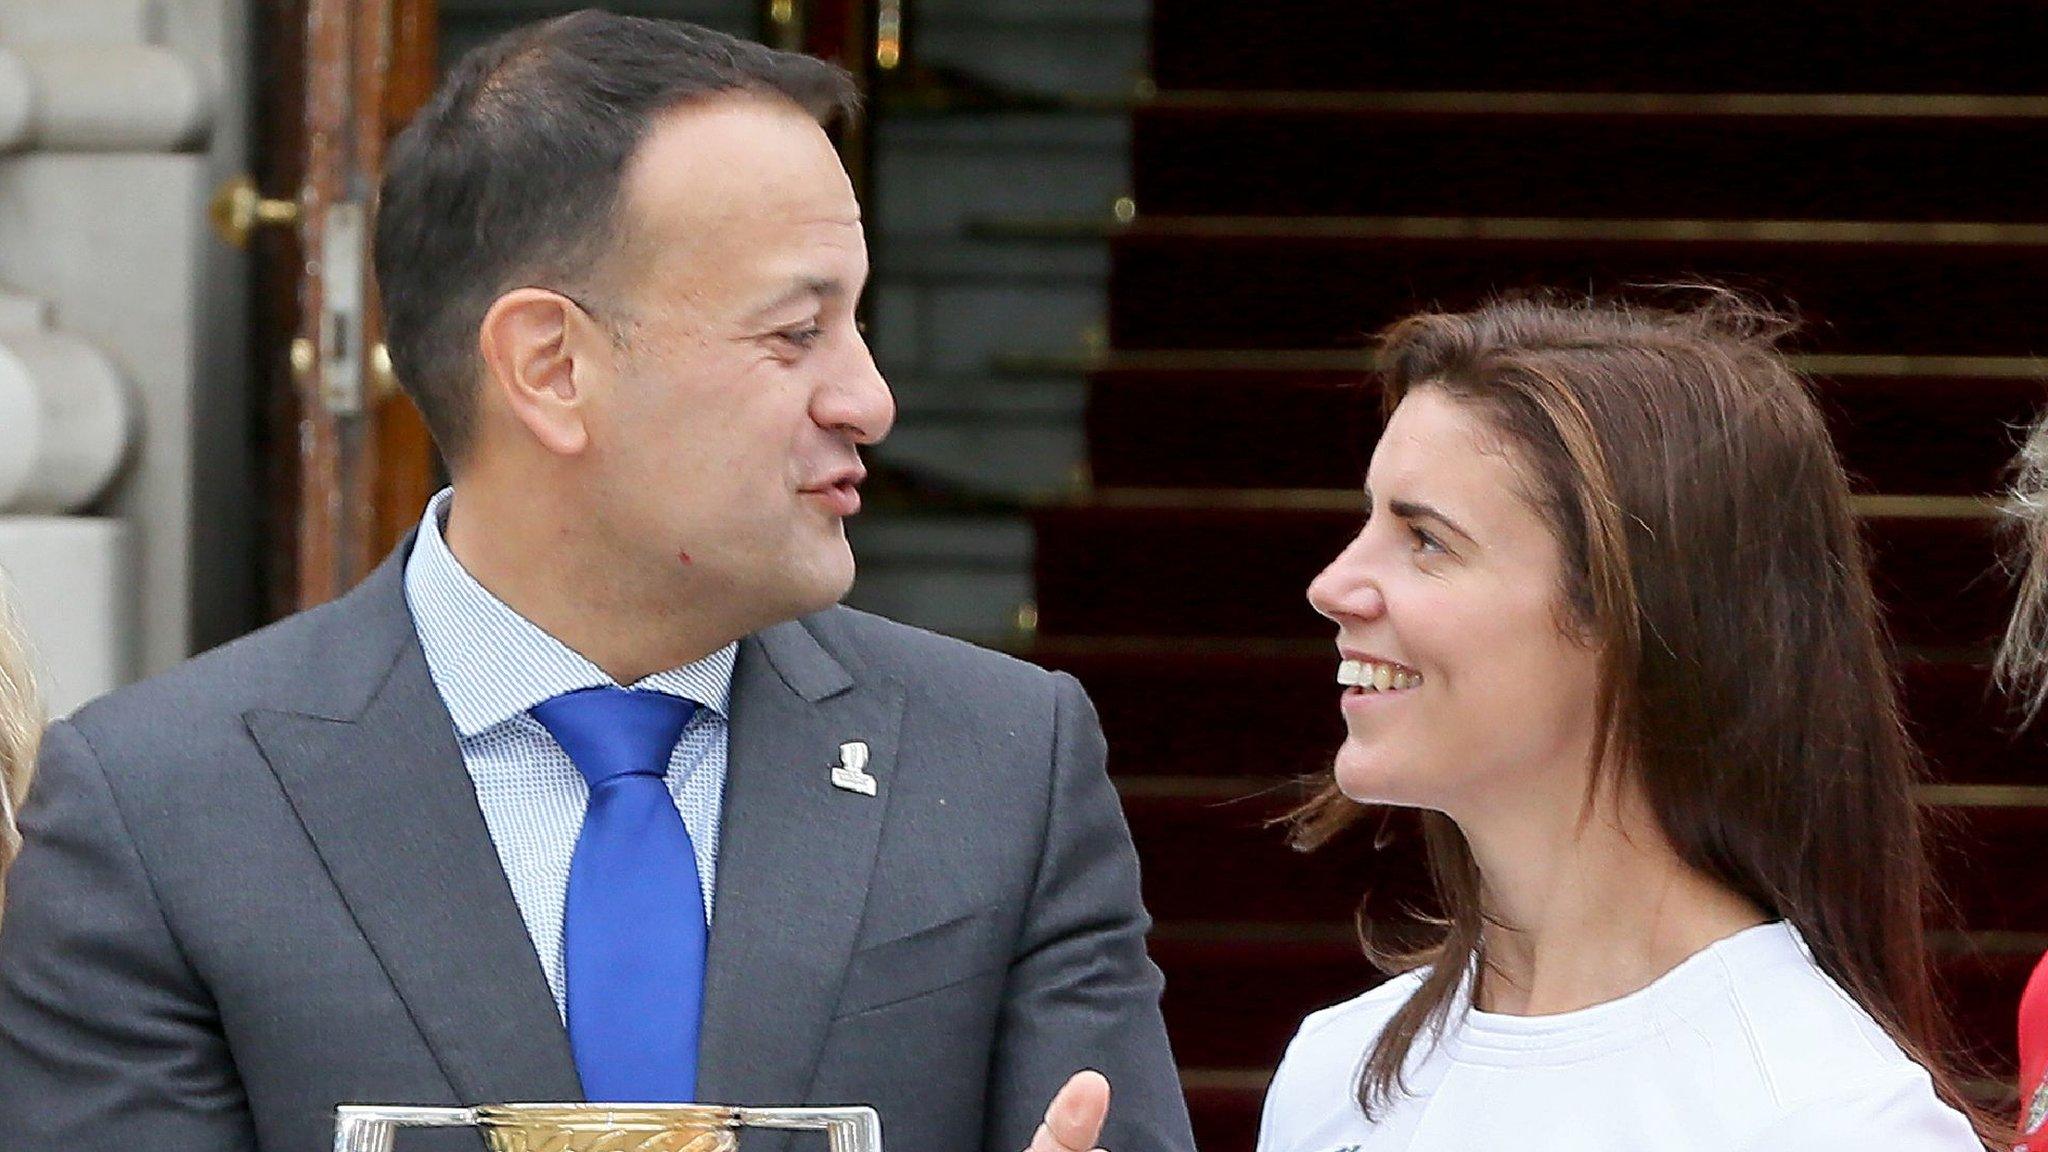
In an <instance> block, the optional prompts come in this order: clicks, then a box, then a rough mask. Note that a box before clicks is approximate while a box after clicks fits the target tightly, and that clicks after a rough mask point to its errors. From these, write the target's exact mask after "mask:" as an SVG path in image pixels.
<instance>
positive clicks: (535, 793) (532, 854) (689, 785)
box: [393, 488, 739, 1011]
mask: <svg viewBox="0 0 2048 1152" xmlns="http://www.w3.org/2000/svg"><path fill="white" fill-rule="evenodd" d="M451 497H452V493H451V492H450V490H448V489H445V488H444V489H442V490H441V491H440V492H439V493H438V494H436V495H435V496H434V498H433V500H431V501H429V502H428V504H427V513H426V515H425V516H424V517H423V518H421V520H420V531H419V536H418V537H417V538H416V539H415V540H414V541H413V546H412V554H411V556H410V557H408V559H407V563H406V568H405V599H406V604H407V605H408V606H409V607H410V608H411V609H412V620H413V627H414V629H415V630H416V631H418V632H419V637H420V647H421V648H423V649H425V650H426V654H427V671H428V672H429V673H430V674H431V675H432V677H433V680H434V687H435V688H436V689H438V690H439V691H440V693H441V699H442V700H443V701H445V702H446V703H447V705H448V714H449V716H451V717H453V718H454V720H455V737H456V742H457V744H458V746H459V747H460V748H461V749H462V764H463V767H464V768H467V769H468V770H469V778H470V781H471V782H472V783H473V784H474V785H475V786H476V798H477V802H478V804H480V805H481V806H482V808H483V813H484V824H485V826H487V827H488V828H489V829H490V833H491V842H492V843H493V844H494V845H496V847H497V849H498V860H499V861H500V862H501V863H502V864H503V865H504V867H505V878H506V879H508V880H510V881H511V882H512V896H513V898H514V899H515V900H516V901H517V902H518V904H519V915H520V916H521V918H523V919H524V920H525V921H526V932H527V935H528V936H530V937H532V939H533V949H534V951H535V952H536V953H538V954H539V956H540V963H541V968H542V969H543V970H544V971H545V972H546V973H547V978H548V987H549V988H550V989H551V990H552V991H553V992H554V994H555V1008H556V1010H557V1011H561V1010H562V1006H563V982H562V907H563V904H564V902H565V900H566V898H567V895H568V890H569V858H570V856H571V855H572V854H573V853H574V852H575V848H576V836H577V834H578V833H579V832H581V831H582V828H583V811H584V809H585V808H586V807H587V806H588V805H589V803H590V786H589V785H588V784H587V783H585V782H584V779H583V774H582V773H580V772H578V771H577V770H576V765H575V764H573V763H571V762H570V760H569V756H568V753H566V752H563V751H562V747H561V745H559V744H557V743H555V739H554V737H552V736H550V735H548V732H547V729H545V728H543V727H541V725H540V722H539V721H538V720H535V719H534V718H533V717H532V715H530V714H529V713H528V711H527V710H528V709H530V708H532V707H533V706H534V705H536V704H539V703H541V702H542V701H544V700H548V699H551V698H553V697H555V696H559V695H561V694H562V693H564V692H574V691H576V690H577V689H579V688H595V687H600V686H604V685H610V684H613V683H614V682H613V680H612V678H611V677H609V676H607V675H605V673H604V671H603V670H602V669H600V668H599V667H598V666H597V665H595V664H592V663H591V662H590V661H588V660H586V659H584V658H583V657H582V656H581V655H578V654H577V653H576V652H574V651H572V650H571V649H570V648H569V647H568V646H567V645H565V644H563V643H562V642H561V641H559V640H557V639H555V638H554V637H553V636H550V635H548V634H547V633H546V632H544V631H542V630H541V629H540V627H539V626H538V625H536V624H534V623H533V622H532V621H530V620H528V619H526V618H525V617H523V616H521V615H519V613H517V612H514V611H513V610H512V609H511V608H510V607H508V606H507V605H506V604H505V602H504V601H502V600H500V599H498V598H497V597H496V596H493V595H491V593H490V592H489V591H488V590H486V589H485V588H484V586H483V585H481V584H479V583H477V582H476V579H475V578H474V577H472V576H471V575H470V574H469V573H468V572H467V571H466V570H464V568H463V567H462V564H461V562H459V561H457V560H456V559H455V555H454V553H452V552H450V551H449V550H448V545H447V543H446V541H444V540H443V539H442V537H441V526H442V525H443V524H445V523H447V519H448V503H449V500H450V499H451ZM738 654H739V645H738V644H736V643H735V644H728V645H726V646H725V647H724V648H721V649H719V650H718V651H716V652H714V653H712V654H711V655H709V656H706V657H705V658H704V659H702V660H699V661H696V662H695V663H692V664H685V665H683V666H682V667H680V668H671V669H669V670H668V671H666V672H657V673H655V674H654V675H652V676H649V677H647V678H646V679H644V680H640V681H637V682H635V683H633V684H631V685H628V687H632V688H638V689H644V690H646V691H651V692H665V693H668V694H669V695H671V696H680V697H682V698H683V699H685V700H692V701H695V702H696V703H697V704H698V705H699V708H698V709H697V714H696V715H695V716H694V717H692V718H691V720H690V724H689V726H688V727H687V728H685V729H683V736H682V739H680V740H678V741H676V747H675V751H674V752H672V753H671V754H670V755H669V761H668V790H669V794H670V795H672V796H674V797H675V801H676V810H677V811H678V812H681V813H682V816H683V826H684V827H685V828H688V829H689V831H690V840H691V843H692V844H693V845H694V846H695V848H696V850H697V881H698V883H699V884H701V885H702V886H703V890H704V914H705V916H706V917H707V918H708V917H709V916H710V915H711V900H712V893H713V891H714V888H715V883H714V882H715V879H716V872H717V869H718V814H719V805H720V804H721V802H722V801H723V800H724V796H725V748H726V730H727V719H728V717H729V715H730V713H729V711H728V708H727V705H728V702H729V700H730V698H731V695H732V669H733V661H734V659H735V658H736V657H737V656H738ZM393 800H394V802H395V803H404V798H403V797H394V798H393Z"/></svg>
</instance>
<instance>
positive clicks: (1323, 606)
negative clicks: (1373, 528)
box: [1308, 532, 1386, 620]
mask: <svg viewBox="0 0 2048 1152" xmlns="http://www.w3.org/2000/svg"><path fill="white" fill-rule="evenodd" d="M1308 602H1309V604H1310V606H1312V607H1313V608H1315V610H1316V611H1317V612H1320V613H1322V614H1323V615H1324V616H1327V617H1329V618H1330V619H1332V620H1342V619H1371V618H1372V617H1375V616H1378V615H1379V614H1380V613H1381V612H1383V611H1384V610H1385V608H1386V602H1385V600H1384V599H1383V598H1382V597H1381V595H1380V587H1379V583H1378V581H1377V580H1375V579H1374V576H1373V571H1372V564H1371V557H1370V555H1369V554H1368V552H1367V549H1366V534H1365V533H1364V532H1360V533H1359V534H1358V535H1357V536H1355V537H1353V538H1352V540H1351V543H1350V544H1348V545H1346V546H1345V548H1344V551H1342V552H1339V553H1338V554H1337V558H1336V559H1335V560H1332V561H1330V563H1329V565H1328V566H1327V567H1325V568H1324V569H1323V570H1322V571H1321V572H1320V573H1317V575H1316V578H1315V579H1314V580H1311V581H1309V585H1308Z"/></svg>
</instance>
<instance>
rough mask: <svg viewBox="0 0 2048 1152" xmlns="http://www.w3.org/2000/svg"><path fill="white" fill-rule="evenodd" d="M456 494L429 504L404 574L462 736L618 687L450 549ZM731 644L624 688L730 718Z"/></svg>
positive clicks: (448, 492)
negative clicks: (589, 691)
mask: <svg viewBox="0 0 2048 1152" xmlns="http://www.w3.org/2000/svg"><path fill="white" fill-rule="evenodd" d="M453 496H454V490H453V489H449V488H443V489H442V490H441V491H440V492H438V493H435V495H434V498H433V499H432V500H430V501H428V502H427V511H426V515H425V516H422V517H421V518H420V530H419V535H418V536H417V537H416V538H415V539H414V540H413V545H412V552H411V554H410V555H409V556H408V557H407V560H406V566H405V599H406V604H407V606H408V607H410V608H411V609H412V619H413V628H414V630H415V631H417V632H418V633H419V637H420V647H421V648H422V649H423V650H424V651H425V652H426V656H427V671H428V673H429V674H430V675H432V677H433V679H434V686H435V687H436V688H438V689H439V690H440V692H441V698H442V700H444V701H445V702H446V703H447V705H448V715H449V716H450V717H451V718H453V719H454V721H455V731H456V733H457V734H459V735H461V736H462V737H464V738H468V737H471V736H475V735H478V734H479V733H482V732H485V731H488V730H489V729H491V728H495V727H497V726H498V725H500V724H503V723H504V722H505V721H507V720H510V719H512V718H513V717H515V716H518V715H521V714H522V713H524V712H526V711H527V710H528V709H530V708H532V707H533V706H534V705H536V704H539V703H541V702H542V701H544V700H550V699H553V698H554V697H556V696H559V695H561V694H562V693H564V692H574V691H576V690H577V689H579V688H598V687H604V686H607V685H611V686H614V687H616V686H618V685H617V684H616V683H615V682H614V681H613V680H612V678H611V677H610V676H607V675H606V674H605V672H604V670H603V669H602V668H599V667H598V666H597V665H595V664H593V663H591V662H590V661H589V660H588V659H585V658H584V657H583V655H582V654H581V653H578V652H576V651H575V650H574V649H572V648H570V647H569V646H568V645H566V644H564V643H562V642H561V641H560V640H557V639H555V638H554V637H553V636H550V635H548V634H547V632H545V631H543V630H542V629H541V627H540V626H539V625H537V624H535V623H534V622H533V621H531V620H528V619H527V618H526V617H524V616H521V615H520V614H519V613H517V612H515V611H513V610H512V608H511V607H510V606H509V605H507V604H506V603H505V602H504V601H503V600H500V599H498V598H497V597H496V596H493V595H491V593H490V591H489V590H488V589H486V588H485V587H484V586H483V585H481V584H479V583H477V581H476V578H475V577H473V576H471V575H470V574H469V572H468V570H467V569H465V568H463V566H462V563H461V561H459V560H457V559H456V558H455V554H454V553H453V552H450V551H449V550H448V544H447V541H445V540H444V539H443V538H442V536H441V526H442V524H443V523H445V522H446V521H447V518H448V505H449V501H450V500H451V499H452V498H453ZM738 654H739V644H738V643H737V642H735V643H732V644H728V645H726V646H725V647H723V648H721V649H719V650H718V651H716V652H713V653H712V654H711V655H709V656H706V657H704V658H703V659H702V660H697V661H693V662H691V663H689V664H685V665H683V666H681V667H680V668H670V669H668V670H666V671H662V672H656V673H654V674H653V675H651V676H647V677H644V678H642V679H640V680H637V681H635V682H634V683H632V684H630V685H626V687H630V688H636V689H641V690H644V691H650V692H662V693H666V694H667V695H670V696H677V697H681V698H682V699H685V700H690V701H693V702H695V703H697V704H699V705H701V706H703V707H706V708H709V709H711V710H712V711H714V712H716V713H718V714H719V715H720V716H725V715H727V704H728V702H729V701H730V699H731V696H732V670H733V662H734V660H735V659H736V658H737V656H738Z"/></svg>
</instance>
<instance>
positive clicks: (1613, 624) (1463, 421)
mask: <svg viewBox="0 0 2048 1152" xmlns="http://www.w3.org/2000/svg"><path fill="white" fill-rule="evenodd" d="M1784 330H1785V326H1784V325H1782V324H1781V323H1779V322H1778V321H1777V320H1775V319H1774V318H1771V317H1768V316H1764V315H1760V314H1758V313H1755V312H1752V311H1749V310H1746V309H1745V308H1743V307H1742V306H1740V305H1739V304H1736V303H1734V302H1732V301H1729V300H1717V301H1715V302H1713V303H1712V304H1710V305H1709V306H1708V307H1705V308H1702V309H1699V310H1695V311H1690V312H1681V313H1667V312H1659V311H1648V310H1635V309H1630V308H1626V307H1623V306H1618V305H1614V306H1610V305H1602V304H1593V303H1581V304H1565V303H1557V302H1547V301H1540V300H1537V301H1526V300H1525V301H1507V302H1498V303H1494V304H1491V305H1489V306H1487V307H1483V308H1481V309H1479V310H1477V311H1474V312H1470V313H1465V314H1456V315H1442V314H1437V315H1420V316H1415V317H1411V318H1409V319H1407V320H1404V321H1402V322H1400V323H1398V324H1396V325H1394V326H1393V328H1391V329H1390V330H1388V331H1387V332H1386V333H1385V334H1384V337H1383V340H1384V344H1383V349H1382V365H1383V375H1384V379H1385V400H1386V405H1387V410H1388V412H1389V420H1388V423H1387V427H1386V430H1385V432H1384V434H1383V435H1382V437H1381V439H1380V442H1379V446H1378V448H1377V450H1376V451H1375V452H1374V454H1373V459H1372V464H1371V468H1370V470H1369V472H1368V476H1367V499H1368V503H1369V509H1370V510H1369V514H1368V519H1367V521H1366V523H1365V526H1364V527H1363V529H1361V531H1360V532H1359V534H1358V536H1357V538H1356V539H1355V540H1353V541H1352V542H1351V544H1350V545H1349V546H1348V547H1347V548H1346V549H1345V550H1344V552H1343V553H1342V554H1341V555H1339V556H1338V557H1337V559H1336V560H1335V561H1334V562H1332V563H1331V565H1330V566H1329V568H1328V569H1326V570H1325V571H1324V572H1323V573H1322V574H1321V575H1320V576H1318V577H1317V578H1316V580H1315V582H1314V584H1313V585H1312V586H1311V587H1310V589H1309V599H1310V601H1311V602H1312V603H1313V604H1314V605H1315V607H1316V609H1317V610H1318V611H1320V612H1321V613H1322V614H1323V615H1325V616H1327V617H1329V618H1330V619H1331V620H1333V621H1335V622H1336V624H1337V648H1338V654H1339V658H1340V664H1339V670H1338V681H1339V683H1340V684H1343V685H1345V686H1346V690H1345V691H1344V693H1343V696H1342V702H1341V707H1342V710H1343V715H1344V720H1345V724H1346V728H1347V735H1346V738H1345V741H1344V744H1343V746H1342V747H1341V748H1340V749H1339V751H1338V753H1337V757H1336V763H1335V767H1334V779H1333V780H1332V781H1331V782H1330V784H1329V787H1328V788H1327V789H1326V790H1325V791H1324V793H1323V794H1322V795H1321V796H1320V797H1318V798H1317V799H1316V800H1314V801H1312V802H1310V803H1309V804H1308V805H1306V806H1304V807H1303V809H1302V810H1301V811H1299V812H1298V813H1297V814H1296V836H1297V840H1298V842H1299V843H1300V844H1301V845H1302V846H1304V847H1312V846H1314V845H1316V844H1319V843H1321V842H1322V841H1324V840H1326V839H1327V838H1328V837H1329V836H1330V835H1331V834H1333V833H1334V832H1336V831H1337V830H1338V829H1340V828H1342V827H1343V826H1345V825H1347V824H1350V823H1352V822H1354V821H1355V820H1357V819H1358V818H1359V817H1360V816H1361V815H1363V814H1364V811H1365V810H1364V809H1362V808H1361V807H1360V804H1361V803H1369V804H1382V805H1396V806H1400V807H1405V808H1414V809H1419V810H1421V812H1422V816H1421V820H1422V824H1423V827H1424V834H1425V838H1426V842H1427V846H1428V851H1429V858H1430V863H1431V872H1432V876H1433V879H1434V886H1435V889H1436V897H1437V899H1438V902H1439V904H1440V912H1441V915H1440V916H1438V917H1436V918H1433V919H1428V920H1422V921H1417V920H1414V919H1412V918H1411V919H1410V920H1409V922H1407V923H1396V924H1390V923H1388V922H1386V921H1383V920H1374V921H1369V922H1368V925H1367V927H1368V931H1367V938H1368V939H1367V943H1368V948H1369V949H1371V950H1373V951H1374V952H1375V955H1376V957H1377V958H1378V959H1380V960H1382V961H1383V962H1387V963H1390V964H1392V965H1394V966H1397V967H1399V968H1402V969H1405V970H1406V971H1405V974H1404V975H1401V976H1399V977H1397V978H1396V979H1394V980H1392V981H1391V982H1389V983H1387V984H1385V985H1383V986H1381V987H1380V988H1378V989H1375V990H1374V991H1371V992H1368V993H1366V994H1365V995H1363V996H1360V997H1358V998H1357V999H1355V1000H1352V1001H1350V1002H1348V1003H1345V1004H1341V1005H1338V1006H1337V1007H1334V1008H1330V1009H1326V1010H1324V1011H1322V1012H1318V1013H1316V1014H1314V1015H1312V1016H1310V1017H1309V1018H1308V1019H1307V1020H1306V1021H1305V1022H1304V1023H1303V1025H1302V1027H1301V1030H1300V1032H1299V1034H1298V1035H1297V1036H1296V1038H1295V1040H1294V1042H1293V1043H1292V1044H1291V1045H1290V1047H1289V1049H1288V1052H1287V1056H1286V1059H1285V1060H1284V1061H1283V1062H1282V1064H1281V1067H1280V1070H1279V1072H1278V1074H1277V1075H1276V1077H1275V1080H1274V1082H1273V1085H1272V1088H1271V1089H1270V1091H1269V1094H1268V1097H1267V1102H1266V1112H1265V1120H1264V1125H1263V1128H1262V1132H1261V1138H1260V1148H1261V1152H1332V1150H1335V1149H1339V1148H1342V1149H1345V1150H1346V1152H1381V1150H1393V1149H1399V1150H1402V1152H1436V1150H1439V1149H1441V1150H1445V1152H1449V1150H1453V1149H1456V1150H1459V1152H1464V1150H1469V1149H1479V1148H1516V1149H1530V1150H1536V1149H1542V1150H1550V1149H1556V1150H1566V1149H1569V1150H1571V1152H1623V1150H1627V1152H1636V1150H1639V1149H1648V1148H1655V1149H1659V1150H1661V1152H1681V1150H1692V1149H1700V1150H1705V1149H1714V1150H1716V1152H1728V1150H1741V1152H1808V1150H1810V1149H1816V1148H1837V1147H1844V1148H1846V1147H1857V1148H1884V1149H1886V1150H1887V1152H1963V1150H1966V1149H1969V1150H1974V1149H1979V1148H1980V1147H1981V1146H1982V1145H1981V1144H1980V1137H1979V1136H1978V1135H1977V1134H1976V1133H1975V1132H1973V1120H1972V1119H1971V1118H1970V1117H1971V1115H1972V1113H1971V1111H1970V1108H1969V1105H1967V1104H1966V1103H1965V1102H1964V1101H1963V1100H1962V1098H1961V1096H1960V1095H1959V1094H1958V1092H1957V1088H1956V1083H1955V1077H1954V1076H1953V1075H1951V1073H1950V1072H1949V1071H1947V1070H1946V1069H1945V1068H1944V1067H1943V1066H1942V1064H1941V1063H1940V1057H1939V1053H1940V1051H1941V1037H1942V1031H1943V1030H1942V1026H1941V1020H1940V1015H1941V1014H1940V1010H1939V1007H1938V1005H1937V1003H1936V1002H1935V1000H1934V997H1933V994H1932V992H1931V990H1930V988H1929V984H1928V975H1927V952H1926V942H1925V938H1924V933H1923V929H1922V924H1921V908H1922V904H1921V900H1922V896H1923V893H1924V892H1925V890H1926V888H1927V886H1928V868H1927V864H1926V861H1925V858H1924V854H1923V849H1922V845H1921V832H1920V824H1919V818H1918V815H1917V809H1916V805H1915V801H1914V797H1913V786H1914V783H1915V780H1916V770H1917V769H1916V764H1917V762H1916V759H1915V756H1914V752H1913V749H1912V747H1911V745H1910V743H1909V742H1908V740H1907V737H1906V736H1905V734H1904V731H1903V729H1902V727H1901V724H1900V718H1899V711H1898V706H1897V703H1896V700H1895V693H1894V688H1893V684H1892V678H1891V674H1890V672H1889V670H1888V668H1887V666H1886V662H1885V658H1884V656H1883V654H1882V649H1881V643H1880V634H1879V624H1878V620H1877V609H1876V606H1875V603H1874V601H1873V598H1872V594H1871V590H1870V583H1869V579H1868V576H1867V572H1866V560H1865V556H1864V551H1863V547H1862V544H1861V542H1860V539H1859V536H1858V531H1857V525H1856V521H1855V518H1854V516H1853V514H1852V512H1851V509H1850V503H1849V495H1848V490H1847V484H1846V482H1845V480H1844V477H1843V474H1842V471H1841V468H1840V466H1839V464H1838V463H1837V461H1836V460H1835V457H1834V455H1833V453H1832V450H1831V448H1830V446H1829V442H1828V439H1827V435H1826V432H1825V430H1824V427H1823V425H1822V421H1821V418H1820V416H1819V415H1818V413H1817V412H1816V410H1815V408H1814V405H1813V404H1812V402H1811V400H1810V399H1809V398H1808V396H1807V395H1806V393H1805V391H1804V389H1803V387H1802V385H1801V382H1800V380H1799V379H1798V377H1797V376H1796V375H1795V374H1794V373H1793V372H1792V371H1791V370H1790V369H1789V368H1788V367H1787V366H1786V364H1785V362H1784V360H1783V359H1782V358H1781V357H1780V356H1779V355H1778V354H1777V353H1776V352H1775V351H1774V350H1773V348H1772V345H1773V342H1774V341H1775V340H1776V338H1777V337H1778V336H1780V335H1781V334H1782V333H1783V331H1784ZM1418 928H1420V929H1422V930H1423V931H1425V932H1427V933H1428V939H1427V940H1426V946H1425V947H1423V948H1421V949H1420V950H1410V951H1408V952H1406V953H1403V954H1399V955H1395V954H1392V950H1391V949H1389V948H1387V947H1386V946H1385V940H1386V938H1387V937H1386V933H1387V931H1388V930H1389V929H1394V930H1399V931H1402V932H1405V933H1407V935H1408V939H1410V940H1411V941H1412V940H1413V939H1414V935H1413V933H1414V932H1415V930H1417V929H1418ZM1976 1123H1979V1124H1983V1125H1984V1126H1983V1127H1982V1128H1981V1129H1979V1130H1980V1131H1982V1132H1984V1133H1987V1134H1988V1133H1989V1132H1990V1128H1989V1126H1988V1122H1985V1121H1981V1120H1979V1121H1976Z"/></svg>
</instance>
